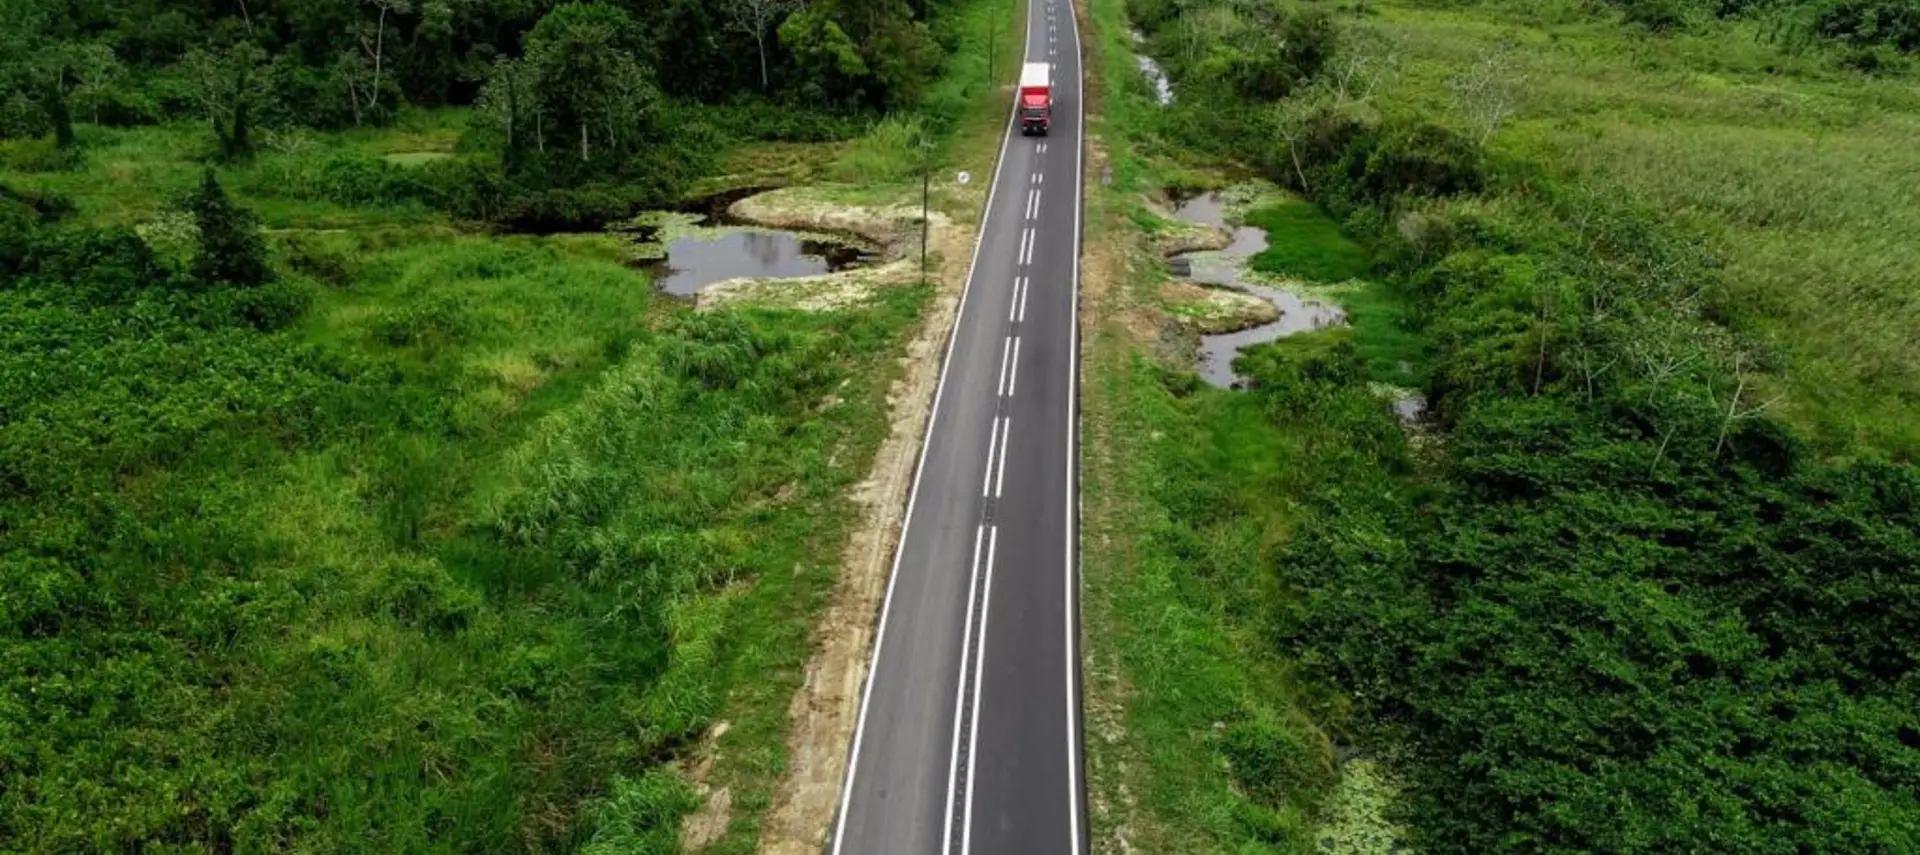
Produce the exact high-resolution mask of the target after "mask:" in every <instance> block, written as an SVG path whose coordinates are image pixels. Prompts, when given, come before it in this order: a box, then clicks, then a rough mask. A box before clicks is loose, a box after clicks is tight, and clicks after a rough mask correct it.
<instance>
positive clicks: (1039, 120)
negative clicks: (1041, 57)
mask: <svg viewBox="0 0 1920 855" xmlns="http://www.w3.org/2000/svg"><path fill="white" fill-rule="evenodd" d="M1052 83H1053V81H1052V71H1051V69H1050V68H1049V66H1048V65H1047V64H1046V63H1044V62H1029V63H1027V64H1026V65H1024V66H1021V68H1020V135H1021V136H1028V135H1031V134H1039V135H1041V136H1046V135H1047V125H1048V124H1050V123H1051V122H1052V121H1053V86H1052Z"/></svg>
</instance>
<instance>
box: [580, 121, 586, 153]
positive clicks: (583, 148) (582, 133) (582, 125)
mask: <svg viewBox="0 0 1920 855" xmlns="http://www.w3.org/2000/svg"><path fill="white" fill-rule="evenodd" d="M580 159H581V160H586V159H587V123H586V122H585V121H582V122H580Z"/></svg>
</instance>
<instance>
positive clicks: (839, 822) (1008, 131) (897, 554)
mask: <svg viewBox="0 0 1920 855" xmlns="http://www.w3.org/2000/svg"><path fill="white" fill-rule="evenodd" d="M1018 111H1019V103H1018V101H1017V99H1014V100H1010V101H1009V102H1008V104H1007V127H1006V128H1005V129H1004V130H1003V131H1002V132H1001V134H1000V154H999V155H997V156H995V158H994V161H993V180H992V181H991V182H990V183H989V184H988V185H987V202H986V205H985V206H983V207H982V208H981V209H980V231H979V233H978V234H976V235H974V239H973V259H972V260H970V261H968V262H967V279H966V281H965V282H963V283H961V285H960V306H959V308H957V309H955V310H954V313H953V325H952V326H950V327H949V328H948V329H947V352H946V355H944V356H942V357H941V358H940V384H939V385H938V386H935V387H934V391H933V409H931V410H928V411H927V429H926V431H925V432H924V433H922V434H921V436H920V462H919V463H917V464H915V465H914V468H913V487H912V488H911V489H910V490H908V492H907V512H906V515H905V516H903V517H901V518H900V540H899V542H898V543H896V544H895V546H894V549H893V569H892V570H889V571H888V572H887V594H886V597H885V598H884V599H883V600H882V601H881V604H880V623H879V629H878V630H877V631H876V632H875V633H874V638H873V653H872V654H871V655H869V656H868V657H867V674H866V686H865V688H863V689H862V690H861V692H860V718H859V720H858V721H857V722H855V723H854V726H853V748H852V749H851V750H849V751H848V753H847V778H846V781H845V783H843V784H842V785H841V788H840V804H839V806H838V808H837V810H838V812H839V814H840V816H839V817H838V818H837V819H836V820H835V821H834V825H833V855H840V846H841V843H842V841H844V840H845V839H846V830H847V800H848V799H850V798H852V797H853V779H854V774H855V772H856V770H858V769H859V768H860V742H861V739H862V738H863V737H865V736H866V733H867V710H868V708H869V706H870V705H871V704H872V702H873V672H874V667H875V666H877V665H878V664H879V663H880V648H881V647H882V646H883V645H885V644H886V641H887V615H888V614H889V613H891V612H892V610H893V589H894V584H895V583H897V582H899V581H900V560H901V558H902V557H903V556H904V555H905V554H906V550H905V547H906V544H907V529H908V528H909V527H910V526H911V525H912V524H913V506H914V504H915V503H916V502H918V501H919V499H920V484H921V478H920V476H921V475H922V474H924V473H925V472H926V468H927V449H928V448H929V447H930V446H931V445H932V443H931V442H930V440H931V439H932V438H933V427H934V423H935V422H936V421H937V420H938V419H939V418H940V398H941V396H943V395H945V394H946V391H947V371H948V370H949V369H951V368H952V367H953V345H954V342H955V341H956V340H958V339H959V335H958V332H959V330H960V322H961V320H962V319H964V318H965V317H966V315H967V296H968V295H969V294H970V293H972V291H973V272H974V269H975V268H977V267H979V265H980V247H981V246H982V245H984V244H985V243H986V241H987V221H988V220H989V219H991V218H992V216H993V196H994V193H995V191H997V190H999V189H1000V167H1001V166H1003V165H1005V163H1006V160H1007V146H1008V144H1009V143H1011V142H1012V141H1013V132H1012V125H1013V119H1014V117H1015V116H1016V115H1017V114H1018ZM963 641H964V639H963ZM961 676H962V679H964V678H965V674H964V673H963V674H962V675H961ZM959 727H960V723H959V721H957V720H956V721H955V722H954V730H955V732H958V730H959ZM947 800H948V801H949V802H951V801H952V800H953V791H952V788H951V787H949V788H948V791H947ZM948 828H949V829H951V828H952V823H948ZM948 833H949V834H951V831H949V832H948ZM949 842H950V841H949Z"/></svg>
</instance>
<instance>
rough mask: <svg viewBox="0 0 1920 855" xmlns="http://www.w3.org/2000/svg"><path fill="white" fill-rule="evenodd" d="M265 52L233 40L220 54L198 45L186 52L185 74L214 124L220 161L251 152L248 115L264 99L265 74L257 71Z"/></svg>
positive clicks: (203, 110) (249, 116)
mask: <svg viewBox="0 0 1920 855" xmlns="http://www.w3.org/2000/svg"><path fill="white" fill-rule="evenodd" d="M265 58H266V54H265V52H263V51H261V50H260V48H259V47H257V46H255V45H254V44H253V43H252V42H244V41H243V42H236V43H234V44H233V45H232V46H230V47H228V48H227V49H226V50H224V51H221V52H220V53H217V54H216V53H209V52H207V51H205V50H202V49H200V48H194V49H192V50H190V51H188V52H187V58H186V63H185V64H186V68H187V73H188V74H189V76H190V77H191V78H192V79H193V93H194V97H195V98H196V99H197V100H198V101H199V102H200V109H201V111H202V112H203V113H204V114H205V115H206V117H207V120H208V121H209V122H211V123H212V124H213V135H214V138H215V139H216V140H218V142H219V144H220V157H221V159H222V160H228V161H232V160H237V159H240V158H243V157H246V156H248V155H249V154H251V153H252V151H253V143H252V140H251V130H250V128H251V123H252V119H251V114H252V112H253V111H254V110H255V109H256V108H257V107H258V106H259V105H260V103H261V102H262V101H263V100H264V99H265V96H266V93H265V91H264V90H265V87H264V84H265V82H266V81H265V77H264V76H263V75H261V74H259V73H258V69H259V65H260V62H261V61H262V60H264V59H265Z"/></svg>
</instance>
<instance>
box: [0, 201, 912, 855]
mask: <svg viewBox="0 0 1920 855" xmlns="http://www.w3.org/2000/svg"><path fill="white" fill-rule="evenodd" d="M337 240H338V241H339V243H338V244H333V245H329V248H333V247H334V246H337V247H338V249H340V250H341V251H342V252H343V253H345V257H347V258H351V259H353V260H352V261H349V262H344V263H345V264H347V266H348V277H349V279H350V281H351V282H352V287H351V288H348V289H346V290H344V291H335V290H333V289H331V288H327V287H324V286H319V285H317V284H313V283H310V282H307V281H306V280H304V279H303V278H297V279H295V280H293V281H292V282H289V283H284V287H286V288H287V293H288V294H291V295H296V296H299V297H302V298H310V299H311V300H312V301H313V306H312V309H311V310H310V311H309V312H308V313H307V320H306V321H304V322H300V323H297V324H296V325H294V326H292V327H284V328H281V329H280V330H279V331H277V332H268V333H261V332H256V331H255V328H256V327H259V326H262V324H261V323H259V322H257V321H256V318H258V317H261V316H262V315H263V314H264V316H265V317H266V318H268V319H269V320H271V321H273V322H284V321H285V320H288V319H289V318H288V315H289V314H290V313H288V312H285V311H279V312H270V313H262V312H261V311H259V307H260V306H262V305H263V303H264V304H265V305H268V306H272V307H276V308H278V307H280V306H282V305H283V304H284V303H285V302H286V301H285V300H283V299H274V300H263V299H262V297H261V296H259V291H258V290H257V289H256V290H251V291H249V290H240V289H238V288H237V286H235V285H231V284H223V283H222V282H217V281H213V282H210V281H205V280H202V279H200V278H198V277H195V276H192V275H189V274H182V273H178V272H170V271H169V269H168V267H167V266H166V265H165V264H164V263H163V262H161V261H160V260H159V259H157V258H155V257H154V256H153V255H152V254H151V253H150V252H149V251H147V250H146V249H145V244H143V243H142V242H141V241H140V240H139V239H138V238H136V237H134V236H133V235H132V233H130V232H125V231H93V230H88V229H73V230H65V229H60V228H58V227H57V226H47V225H42V226H39V227H36V228H35V229H34V232H33V237H32V242H31V243H30V244H29V246H28V247H27V250H28V251H27V253H26V256H27V260H26V262H25V263H24V264H21V263H20V262H19V261H17V260H15V261H12V262H11V263H12V264H13V266H14V271H15V272H14V274H13V276H12V277H11V279H10V286H9V287H8V288H6V289H3V290H0V295H4V298H5V300H4V307H5V308H4V313H5V315H6V317H7V321H6V323H5V324H4V328H5V329H6V330H7V331H8V341H7V342H6V352H7V353H8V354H9V357H8V370H7V372H6V377H7V378H8V380H9V381H10V382H8V383H7V384H6V388H8V389H9V390H10V391H8V392H7V393H6V394H5V397H4V399H0V409H3V410H4V411H5V412H6V413H7V414H8V419H7V427H6V429H5V430H4V432H0V436H4V446H3V447H0V461H4V463H3V464H0V465H4V467H5V468H4V471H3V473H0V478H3V479H4V480H5V481H6V483H7V484H8V485H9V490H8V491H7V492H8V496H9V498H8V500H7V502H6V503H5V504H4V506H3V507H0V514H4V517H3V518H4V520H5V530H6V532H7V538H6V543H7V549H6V559H5V561H6V563H7V565H8V566H7V571H6V573H5V574H0V578H4V579H5V583H6V592H5V594H4V597H0V599H3V600H4V602H5V603H6V605H7V608H6V617H7V627H8V632H7V642H6V647H7V650H8V653H7V657H8V659H9V660H10V661H15V662H20V663H23V667H22V668H21V669H19V670H17V671H15V672H14V673H13V674H12V675H11V677H10V679H9V684H8V686H7V689H6V697H7V698H8V699H9V702H8V703H9V708H10V709H11V710H12V712H11V713H10V714H9V716H8V717H7V718H8V720H9V721H10V722H12V724H11V727H12V729H11V730H10V731H9V733H8V738H7V739H6V740H5V741H6V744H7V745H8V746H9V751H8V753H7V756H6V757H5V759H4V761H0V769H3V770H4V772H5V775H6V778H7V782H8V783H7V789H8V791H9V792H10V793H13V794H14V797H13V798H10V799H8V800H7V801H6V809H5V813H4V815H0V828H4V829H6V835H7V838H8V839H9V840H10V841H11V844H12V845H15V846H18V847H20V848H23V849H25V850H27V851H58V850H67V849H74V848H96V847H106V848H117V847H119V846H121V845H132V843H133V842H136V841H141V840H153V839H169V838H170V839H180V840H184V841H187V842H188V843H189V844H191V845H195V846H209V847H212V846H226V845H234V846H239V847H251V846H260V845H268V843H269V842H270V841H274V840H300V841H306V844H305V845H310V846H321V847H325V848H342V849H352V850H360V849H376V850H379V851H396V850H399V851H418V850H425V849H430V848H438V847H443V846H455V847H459V848H478V849H486V850H493V849H503V848H517V847H518V846H519V845H520V842H523V841H530V842H531V845H538V846H540V847H542V848H549V847H552V848H575V847H578V846H580V845H583V844H585V843H587V842H589V841H593V840H596V839H598V838H599V837H602V836H607V835H622V834H629V833H635V834H637V833H639V832H638V831H635V829H641V830H644V831H646V833H647V834H651V835H652V838H649V839H655V840H656V841H664V842H656V843H654V844H652V846H653V848H647V849H639V850H631V849H622V850H620V851H655V852H669V851H674V849H675V847H676V846H677V843H675V842H674V840H675V839H676V836H677V831H675V830H674V829H675V828H676V823H677V817H678V815H679V813H681V812H683V811H684V810H685V809H686V807H687V805H686V802H687V797H686V796H685V795H684V791H683V790H682V789H677V788H678V787H680V786H681V785H679V784H677V783H671V784H670V783H668V782H675V781H677V778H673V777H672V776H671V775H667V776H666V777H662V775H663V774H664V773H663V772H661V771H660V766H659V764H660V762H661V761H662V760H665V759H668V758H671V757H672V756H673V755H674V754H675V753H676V752H677V751H679V750H681V749H682V748H683V747H684V746H686V745H687V743H688V741H689V740H691V739H692V738H694V737H696V736H698V734H699V733H700V732H701V731H702V730H703V729H704V727H705V726H706V724H707V722H708V721H709V720H710V719H711V717H712V716H713V715H714V714H715V713H716V712H717V710H718V709H719V707H720V705H721V704H722V703H724V702H725V701H726V699H727V693H728V691H729V690H730V688H731V686H732V685H733V681H734V680H737V679H739V678H742V677H747V676H749V675H756V674H757V672H758V671H759V670H760V669H761V668H762V667H766V666H773V665H784V666H786V667H793V666H794V665H795V664H796V663H794V662H792V661H789V660H790V658H791V657H790V656H789V655H788V654H786V653H783V652H781V651H782V650H783V649H791V647H792V642H793V641H794V640H795V632H794V629H793V627H791V626H786V625H785V622H783V621H782V620H781V619H780V616H781V615H784V614H786V613H787V612H788V611H789V610H790V609H792V608H793V606H794V602H795V600H796V599H797V600H798V601H800V602H806V601H808V600H809V598H810V597H817V596H818V589H819V588H820V587H821V586H822V585H823V584H824V583H825V581H826V580H827V579H830V573H823V572H821V570H820V569H819V568H817V567H813V566H812V565H810V563H809V562H810V561H812V560H814V559H810V558H809V555H813V554H820V553H824V554H831V553H832V550H833V549H834V548H835V547H836V546H837V543H836V542H835V541H834V538H833V535H834V532H836V531H837V530H838V526H839V522H838V521H839V520H840V519H841V518H842V517H843V515H844V511H830V512H828V513H826V514H822V513H821V508H837V507H839V506H838V505H837V504H836V499H837V497H838V494H839V490H840V489H841V488H842V487H843V486H844V485H845V484H847V483H849V482H850V481H851V480H852V479H853V478H855V477H857V475H858V470H857V467H851V466H846V465H828V464H827V462H826V461H827V459H828V458H829V457H830V456H832V455H834V454H846V455H848V456H849V457H850V458H852V459H861V455H860V453H859V451H860V449H862V448H870V447H871V445H872V443H873V442H875V441H877V430H878V429H879V428H880V424H879V420H878V411H879V407H880V403H881V401H882V400H883V398H882V397H881V395H882V393H883V390H884V388H885V382H884V381H885V377H886V374H887V371H886V368H885V366H887V365H888V364H889V362H890V354H891V353H892V352H893V349H894V347H896V346H897V337H898V335H899V332H900V331H901V330H902V329H904V328H905V327H906V326H907V324H908V322H909V321H910V320H911V319H912V317H913V316H914V313H915V308H916V306H917V305H918V304H919V301H920V299H921V297H922V295H921V294H920V293H918V292H915V291H911V290H909V291H903V292H896V293H895V294H894V295H892V296H890V297H888V298H887V299H886V301H885V302H883V303H882V304H880V305H876V306H874V307H871V308H867V309H861V310H857V311H851V312H846V313H842V314H836V315H832V316H827V317H819V316H811V315H793V314H764V313H749V314H741V315H733V314H725V315H714V316H699V317H695V316H689V315H686V314H684V310H679V309H673V308H670V307H667V306H662V305H658V304H656V303H655V301H654V300H653V298H652V297H651V291H650V289H649V287H648V285H647V282H646V281H645V279H644V278H643V277H640V276H638V275H637V274H634V273H631V272H628V271H626V270H624V269H621V268H618V267H615V266H612V265H610V264H607V263H604V262H597V261H590V260H584V259H576V258H572V257H569V256H565V255H559V254H556V253H555V252H554V251H552V250H547V249H543V248H540V247H538V246H537V245H533V244H530V243H527V242H524V241H513V242H501V241H494V240H484V239H478V238H468V239H460V240H454V241H441V242H430V243H422V244H412V245H405V244H403V245H400V246H385V245H383V244H384V242H385V238H383V237H381V236H380V235H379V234H377V233H376V234H372V235H358V236H343V237H340V238H337ZM214 250H217V246H213V245H209V246H206V247H205V248H203V249H202V250H200V251H198V252H197V254H196V256H195V257H196V262H195V264H194V265H193V269H194V270H196V271H198V270H201V269H203V268H207V267H208V266H207V265H204V264H202V263H201V262H200V261H199V259H202V258H205V257H206V256H207V255H209V254H210V252H212V251H214ZM314 251H318V250H314ZM10 258H12V259H17V256H10ZM215 267H216V268H217V267H218V266H217V265H216V266H215ZM219 269H225V268H219ZM270 287H275V286H270ZM268 325H271V324H268ZM849 382H851V384H852V385H851V386H849V385H847V384H848V383H849ZM830 393H831V394H834V395H838V396H840V398H841V399H842V400H844V401H846V402H847V403H843V404H838V405H835V404H823V403H822V399H823V398H825V396H827V395H828V394H830ZM801 632H802V633H804V628H803V629H801ZM800 637H804V635H801V636H800ZM775 640H784V642H785V643H786V647H785V648H782V647H779V646H768V647H763V646H762V645H763V644H766V643H768V642H772V641H775ZM622 781H624V782H622ZM609 788H611V789H609ZM646 811H652V813H647V812H646ZM96 818H98V819H99V820H106V821H96ZM643 836H644V835H643ZM222 841H225V842H224V843H223V842H222Z"/></svg>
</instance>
